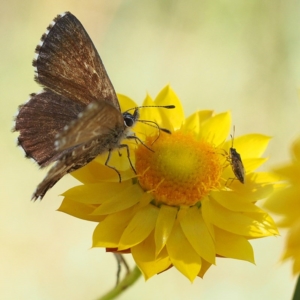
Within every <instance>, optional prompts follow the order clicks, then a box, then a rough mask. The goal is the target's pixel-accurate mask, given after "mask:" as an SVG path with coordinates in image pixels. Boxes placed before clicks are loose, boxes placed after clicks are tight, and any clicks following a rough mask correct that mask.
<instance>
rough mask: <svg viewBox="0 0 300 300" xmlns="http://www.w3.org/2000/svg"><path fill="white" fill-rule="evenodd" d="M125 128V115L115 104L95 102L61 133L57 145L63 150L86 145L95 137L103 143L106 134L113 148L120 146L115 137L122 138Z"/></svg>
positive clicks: (58, 148) (57, 147)
mask: <svg viewBox="0 0 300 300" xmlns="http://www.w3.org/2000/svg"><path fill="white" fill-rule="evenodd" d="M125 129H126V127H125V124H124V119H123V115H122V114H121V113H120V112H119V111H118V110H117V109H116V108H115V107H114V106H112V105H110V104H109V103H107V102H104V101H102V102H93V103H90V104H89V105H88V106H87V108H86V109H85V110H84V111H83V112H82V113H81V114H79V116H78V118H77V119H76V120H74V121H72V122H71V123H70V124H69V125H68V126H67V127H66V128H65V129H64V130H63V131H61V132H60V133H59V135H58V137H57V140H56V142H55V146H56V149H57V150H58V151H62V150H65V149H68V148H71V147H74V146H77V145H80V144H82V145H83V146H84V145H85V144H87V143H88V142H89V141H91V140H93V139H95V138H98V140H99V143H101V142H102V139H103V137H104V136H105V137H107V139H108V140H112V143H111V145H110V147H109V148H110V149H113V148H115V147H117V146H118V145H117V144H116V145H115V144H114V140H115V138H116V139H120V138H121V137H122V136H123V135H124V131H125ZM104 150H105V148H104Z"/></svg>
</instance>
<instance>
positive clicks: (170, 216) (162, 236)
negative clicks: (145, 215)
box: [154, 205, 178, 255]
mask: <svg viewBox="0 0 300 300" xmlns="http://www.w3.org/2000/svg"><path fill="white" fill-rule="evenodd" d="M177 212H178V209H177V208H176V207H172V206H167V205H161V207H160V210H159V214H158V217H157V221H156V226H155V235H154V236H155V245H156V249H155V254H156V255H158V253H159V252H160V251H161V250H162V249H163V248H164V247H165V245H166V242H167V240H168V238H169V236H170V234H171V232H172V229H173V225H174V223H175V220H176V215H177Z"/></svg>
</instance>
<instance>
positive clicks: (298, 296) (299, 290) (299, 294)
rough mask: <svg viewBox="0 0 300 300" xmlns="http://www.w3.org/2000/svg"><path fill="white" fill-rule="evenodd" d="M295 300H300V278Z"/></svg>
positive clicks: (299, 278)
mask: <svg viewBox="0 0 300 300" xmlns="http://www.w3.org/2000/svg"><path fill="white" fill-rule="evenodd" d="M293 300H300V276H299V277H298V280H297V284H296V288H295V292H294V296H293Z"/></svg>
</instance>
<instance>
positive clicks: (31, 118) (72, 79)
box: [15, 12, 139, 200]
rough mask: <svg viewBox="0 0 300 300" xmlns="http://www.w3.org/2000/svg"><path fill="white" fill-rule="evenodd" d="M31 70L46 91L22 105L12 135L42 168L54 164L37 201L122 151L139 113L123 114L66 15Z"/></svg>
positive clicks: (88, 44) (93, 53) (87, 42)
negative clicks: (101, 159) (64, 179)
mask: <svg viewBox="0 0 300 300" xmlns="http://www.w3.org/2000/svg"><path fill="white" fill-rule="evenodd" d="M33 66H34V67H35V80H36V81H37V82H38V83H39V84H41V85H43V86H44V90H43V91H42V92H40V93H38V94H31V98H30V100H29V101H28V102H27V103H25V104H24V105H22V106H20V109H19V113H18V115H17V117H16V124H15V130H16V131H19V133H20V134H19V137H18V143H19V145H20V146H21V147H22V148H23V149H24V151H25V153H26V156H27V157H30V158H33V159H34V160H35V161H36V162H37V163H38V164H39V165H40V166H41V167H45V166H48V165H50V164H51V163H53V162H55V164H54V165H53V166H52V168H51V169H50V171H49V172H48V174H47V176H46V178H45V179H44V180H43V181H42V182H41V183H40V184H39V185H38V187H37V189H36V191H35V193H34V194H33V197H32V198H33V199H34V200H36V199H38V198H40V199H42V198H43V197H44V195H45V193H46V192H47V190H48V189H49V188H51V187H52V186H53V185H54V184H55V183H56V182H57V181H58V180H59V179H60V178H62V177H63V176H64V175H66V174H67V173H69V172H72V171H74V170H77V169H78V168H81V167H83V166H85V165H86V164H87V163H89V162H90V161H91V160H93V159H94V158H95V157H96V156H97V155H99V154H102V153H104V152H108V153H109V155H110V152H111V151H112V150H114V149H118V148H121V147H123V146H124V145H122V144H121V141H122V140H123V139H124V138H130V137H131V138H132V137H133V136H132V134H131V131H130V127H132V126H133V125H134V123H135V121H136V120H137V119H138V117H139V115H138V111H137V110H135V112H134V114H132V115H131V114H130V113H128V112H126V113H124V114H122V113H121V110H120V105H119V102H118V99H117V95H116V93H115V90H114V88H113V86H112V83H111V81H110V79H109V77H108V75H107V73H106V70H105V68H104V65H103V63H102V61H101V58H100V56H99V54H98V52H97V50H96V48H95V47H94V45H93V42H92V41H91V39H90V37H89V36H88V34H87V33H86V31H85V29H84V28H83V26H82V24H81V23H80V22H79V20H78V19H77V18H76V17H75V16H73V15H72V14H71V13H69V12H67V13H64V14H61V15H58V16H57V17H56V18H55V19H54V21H53V22H52V23H51V24H50V26H49V27H48V28H47V31H46V33H45V34H44V35H43V36H42V38H41V42H40V44H39V45H38V46H37V48H36V58H35V59H34V61H33ZM125 146H126V145H125ZM119 176H120V175H119Z"/></svg>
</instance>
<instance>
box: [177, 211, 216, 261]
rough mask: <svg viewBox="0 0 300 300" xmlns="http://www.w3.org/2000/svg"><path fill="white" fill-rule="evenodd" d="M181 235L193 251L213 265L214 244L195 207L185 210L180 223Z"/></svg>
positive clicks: (199, 212)
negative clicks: (182, 234)
mask: <svg viewBox="0 0 300 300" xmlns="http://www.w3.org/2000/svg"><path fill="white" fill-rule="evenodd" d="M180 225H181V228H182V231H183V233H184V234H185V236H186V238H187V240H188V241H189V242H190V244H191V245H192V246H193V248H194V250H195V251H196V252H197V253H198V254H199V255H200V256H201V257H203V258H204V259H205V260H206V261H208V262H209V263H211V264H214V263H215V257H216V252H215V244H214V241H213V239H212V237H211V235H210V233H209V231H208V229H207V227H206V225H205V223H204V221H203V218H202V215H201V211H200V209H198V208H197V207H191V208H189V209H188V210H187V212H186V215H185V217H184V218H183V219H182V220H181V222H180Z"/></svg>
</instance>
